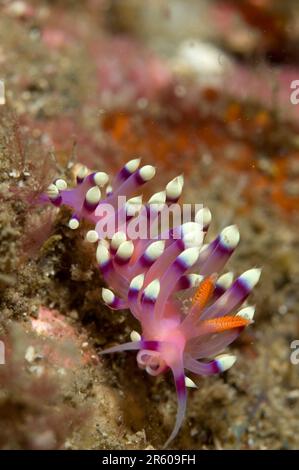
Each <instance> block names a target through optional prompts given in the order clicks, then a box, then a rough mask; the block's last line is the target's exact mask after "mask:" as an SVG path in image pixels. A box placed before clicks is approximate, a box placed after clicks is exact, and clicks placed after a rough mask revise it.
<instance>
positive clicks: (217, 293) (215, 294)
mask: <svg viewBox="0 0 299 470" xmlns="http://www.w3.org/2000/svg"><path fill="white" fill-rule="evenodd" d="M225 290H226V289H224V287H222V286H219V284H217V283H216V285H215V289H214V292H213V297H214V298H215V297H216V298H217V299H218V298H219V297H221V295H222V294H224V292H225Z"/></svg>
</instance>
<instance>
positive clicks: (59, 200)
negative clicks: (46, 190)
mask: <svg viewBox="0 0 299 470" xmlns="http://www.w3.org/2000/svg"><path fill="white" fill-rule="evenodd" d="M49 200H50V202H52V204H53V205H54V206H56V207H59V206H61V204H62V197H61V196H60V194H59V195H58V196H57V197H56V198H54V199H52V198H49Z"/></svg>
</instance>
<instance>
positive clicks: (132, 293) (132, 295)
mask: <svg viewBox="0 0 299 470" xmlns="http://www.w3.org/2000/svg"><path fill="white" fill-rule="evenodd" d="M139 292H140V289H135V288H133V287H130V289H129V291H128V300H129V302H131V301H133V300H136V299H137V297H138V294H139Z"/></svg>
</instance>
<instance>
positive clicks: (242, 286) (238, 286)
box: [226, 277, 251, 302]
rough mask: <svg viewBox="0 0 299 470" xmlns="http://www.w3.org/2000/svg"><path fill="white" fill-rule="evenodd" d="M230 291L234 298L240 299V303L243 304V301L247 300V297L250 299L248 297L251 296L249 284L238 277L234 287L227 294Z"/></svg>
mask: <svg viewBox="0 0 299 470" xmlns="http://www.w3.org/2000/svg"><path fill="white" fill-rule="evenodd" d="M228 291H230V292H231V295H232V296H233V297H237V298H240V300H239V302H242V301H243V299H244V300H245V299H246V297H248V295H249V294H250V292H251V288H250V286H249V285H248V284H247V282H246V281H244V279H241V278H240V277H238V278H237V279H236V280H235V282H234V283H233V285H232V286H231V287H230V288H229V289H228V290H227V291H226V292H228Z"/></svg>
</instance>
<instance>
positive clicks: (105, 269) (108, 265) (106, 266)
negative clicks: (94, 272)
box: [98, 259, 113, 276]
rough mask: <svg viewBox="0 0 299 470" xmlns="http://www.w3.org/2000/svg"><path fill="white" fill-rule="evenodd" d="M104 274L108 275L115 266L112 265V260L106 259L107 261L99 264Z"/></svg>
mask: <svg viewBox="0 0 299 470" xmlns="http://www.w3.org/2000/svg"><path fill="white" fill-rule="evenodd" d="M98 266H99V268H100V270H101V272H102V274H103V276H106V275H107V274H109V272H110V271H111V270H112V268H113V265H112V260H111V259H109V260H108V261H106V262H105V263H102V264H98Z"/></svg>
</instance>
